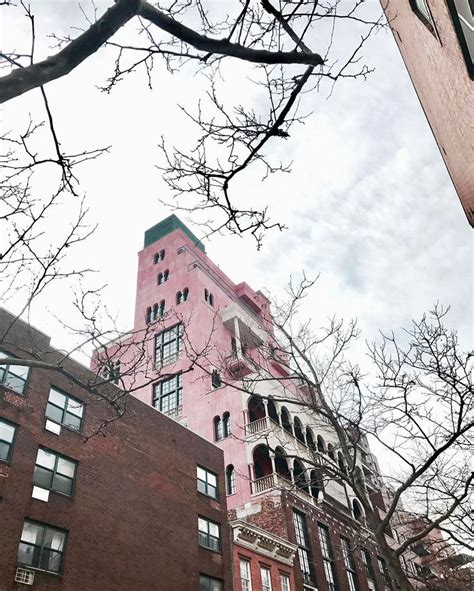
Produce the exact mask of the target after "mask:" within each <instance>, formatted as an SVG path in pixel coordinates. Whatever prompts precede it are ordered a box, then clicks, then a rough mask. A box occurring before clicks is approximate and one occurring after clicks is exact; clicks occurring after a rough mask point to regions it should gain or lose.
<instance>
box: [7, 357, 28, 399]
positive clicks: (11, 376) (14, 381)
mask: <svg viewBox="0 0 474 591" xmlns="http://www.w3.org/2000/svg"><path fill="white" fill-rule="evenodd" d="M7 357H13V356H12V355H9V354H8V353H5V352H4V351H0V358H2V359H5V358H7ZM29 371H30V369H29V368H28V367H23V366H21V365H13V364H11V363H9V364H7V365H0V384H2V385H3V386H5V388H9V389H10V390H13V391H14V392H16V393H17V394H23V391H24V389H25V385H26V380H27V379H28V373H29Z"/></svg>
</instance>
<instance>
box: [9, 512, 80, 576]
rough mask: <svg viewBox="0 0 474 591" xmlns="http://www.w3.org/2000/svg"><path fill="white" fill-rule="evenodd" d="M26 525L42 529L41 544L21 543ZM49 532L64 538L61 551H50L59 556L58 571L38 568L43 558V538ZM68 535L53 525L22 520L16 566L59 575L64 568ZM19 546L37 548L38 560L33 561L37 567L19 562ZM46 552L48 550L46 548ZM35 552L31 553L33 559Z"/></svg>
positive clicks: (32, 520)
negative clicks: (57, 533)
mask: <svg viewBox="0 0 474 591" xmlns="http://www.w3.org/2000/svg"><path fill="white" fill-rule="evenodd" d="M26 523H31V524H33V525H35V526H37V527H41V528H43V533H42V539H41V544H33V543H32V542H24V541H22V537H23V531H24V529H25V524H26ZM48 530H49V531H53V532H59V533H60V534H62V535H63V536H64V538H63V542H62V549H61V550H52V551H53V552H55V553H56V554H59V555H60V557H59V568H58V570H49V569H45V568H41V566H39V565H40V564H41V559H42V558H43V552H44V550H45V547H44V546H45V538H46V535H47V532H48ZM68 534H69V532H68V531H67V530H65V529H62V528H60V527H56V526H55V525H50V524H49V523H44V522H41V521H36V520H34V519H29V518H26V519H24V520H23V527H22V530H21V534H20V539H19V542H18V550H17V558H16V564H17V565H19V566H23V567H25V568H28V569H31V570H36V571H40V572H44V573H50V574H53V575H60V574H61V573H62V570H63V567H64V557H65V554H66V547H67V541H68ZM21 544H24V545H26V546H29V547H33V548H34V549H36V548H39V557H38V559H37V560H36V561H35V562H37V564H38V566H35V565H33V564H28V563H25V562H21V561H20V560H19V552H20V546H21ZM46 550H48V549H47V548H46ZM34 554H35V552H33V557H34Z"/></svg>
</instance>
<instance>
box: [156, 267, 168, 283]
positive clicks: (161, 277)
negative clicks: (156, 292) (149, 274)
mask: <svg viewBox="0 0 474 591" xmlns="http://www.w3.org/2000/svg"><path fill="white" fill-rule="evenodd" d="M169 276H170V271H169V269H166V271H163V273H158V277H157V280H156V281H157V283H158V285H161V284H162V283H165V281H168V277H169Z"/></svg>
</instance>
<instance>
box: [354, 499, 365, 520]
mask: <svg viewBox="0 0 474 591" xmlns="http://www.w3.org/2000/svg"><path fill="white" fill-rule="evenodd" d="M352 515H354V519H357V521H362V519H363V517H364V510H363V509H362V505H361V504H360V503H359V501H358V500H357V499H352Z"/></svg>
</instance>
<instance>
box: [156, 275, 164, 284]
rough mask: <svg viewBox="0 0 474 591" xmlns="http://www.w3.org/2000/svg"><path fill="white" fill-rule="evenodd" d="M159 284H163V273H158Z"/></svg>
mask: <svg viewBox="0 0 474 591" xmlns="http://www.w3.org/2000/svg"><path fill="white" fill-rule="evenodd" d="M157 283H158V285H161V284H162V283H163V273H158V279H157Z"/></svg>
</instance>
